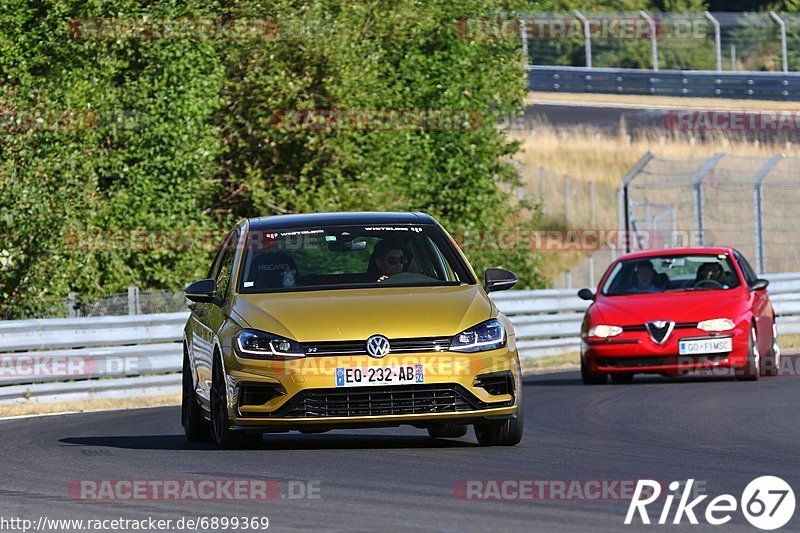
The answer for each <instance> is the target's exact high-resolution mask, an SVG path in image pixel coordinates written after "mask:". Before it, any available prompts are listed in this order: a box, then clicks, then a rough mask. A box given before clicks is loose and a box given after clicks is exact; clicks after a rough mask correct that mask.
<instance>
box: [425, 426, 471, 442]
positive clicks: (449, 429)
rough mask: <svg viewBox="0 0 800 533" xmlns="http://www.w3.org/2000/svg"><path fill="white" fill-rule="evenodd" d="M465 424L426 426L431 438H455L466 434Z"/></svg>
mask: <svg viewBox="0 0 800 533" xmlns="http://www.w3.org/2000/svg"><path fill="white" fill-rule="evenodd" d="M468 429H469V428H468V427H467V425H466V424H438V425H435V426H431V427H429V428H428V435H430V437H431V438H432V439H457V438H459V437H463V436H464V435H466V434H467V430H468Z"/></svg>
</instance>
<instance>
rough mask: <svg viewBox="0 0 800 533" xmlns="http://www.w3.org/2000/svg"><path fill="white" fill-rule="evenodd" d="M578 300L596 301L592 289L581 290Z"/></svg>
mask: <svg viewBox="0 0 800 533" xmlns="http://www.w3.org/2000/svg"><path fill="white" fill-rule="evenodd" d="M578 298H580V299H581V300H589V301H594V298H595V295H594V293H593V292H592V291H591V289H581V290H579V291H578Z"/></svg>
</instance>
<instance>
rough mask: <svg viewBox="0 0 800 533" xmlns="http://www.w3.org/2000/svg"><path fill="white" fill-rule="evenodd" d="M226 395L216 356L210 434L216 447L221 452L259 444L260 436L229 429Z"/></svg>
mask: <svg viewBox="0 0 800 533" xmlns="http://www.w3.org/2000/svg"><path fill="white" fill-rule="evenodd" d="M227 394H228V393H227V389H226V386H225V373H224V371H223V370H222V362H221V361H220V359H219V356H218V355H216V356H215V357H214V363H213V365H212V367H211V434H212V436H213V438H214V441H216V443H217V446H218V447H219V448H221V449H223V450H240V449H243V448H250V447H253V446H255V445H256V444H257V443H259V442H261V434H258V433H245V432H242V431H233V430H232V429H231V427H230V426H231V423H230V419H229V418H228V401H227Z"/></svg>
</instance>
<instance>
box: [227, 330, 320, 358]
mask: <svg viewBox="0 0 800 533" xmlns="http://www.w3.org/2000/svg"><path fill="white" fill-rule="evenodd" d="M235 344H236V351H237V352H238V353H239V354H240V355H242V356H243V357H250V358H254V359H270V358H272V357H304V356H305V355H306V351H305V349H304V348H303V346H302V345H301V344H300V343H299V342H297V341H293V340H291V339H286V338H284V337H279V336H278V335H273V334H272V333H266V332H264V331H258V330H255V329H243V330H241V331H240V332H239V333H237V334H236V339H235Z"/></svg>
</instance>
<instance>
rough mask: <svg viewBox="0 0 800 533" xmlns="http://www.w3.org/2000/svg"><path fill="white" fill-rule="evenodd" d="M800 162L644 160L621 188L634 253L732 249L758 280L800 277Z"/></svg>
mask: <svg viewBox="0 0 800 533" xmlns="http://www.w3.org/2000/svg"><path fill="white" fill-rule="evenodd" d="M799 193H800V160H798V158H794V157H785V156H783V155H780V154H779V155H775V156H773V157H745V156H731V155H726V154H724V153H719V154H715V155H714V156H712V157H709V158H707V159H682V160H671V159H663V158H660V157H656V156H655V155H653V154H651V153H648V154H646V155H645V156H644V157H643V158H642V159H641V160H640V161H639V163H637V165H636V166H635V167H634V168H633V169H632V171H631V172H630V173H629V174H628V176H626V178H625V179H624V181H623V198H624V203H625V205H626V206H627V208H626V209H625V215H626V221H625V224H624V225H625V227H627V228H628V230H629V231H631V232H632V234H633V235H634V238H633V239H631V247H632V248H633V249H640V248H656V247H662V246H663V247H670V246H680V245H693V244H704V245H722V246H732V247H735V248H737V249H738V250H739V251H741V252H742V253H743V254H745V256H747V257H748V258H750V261H751V263H753V266H754V267H755V268H756V269H757V270H758V272H759V273H779V272H796V271H798V270H800V246H799V245H800V236H798V232H797V228H798V227H800V212H799V211H798V209H797V205H798V200H800V194H799Z"/></svg>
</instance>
